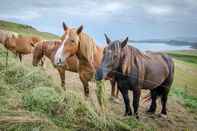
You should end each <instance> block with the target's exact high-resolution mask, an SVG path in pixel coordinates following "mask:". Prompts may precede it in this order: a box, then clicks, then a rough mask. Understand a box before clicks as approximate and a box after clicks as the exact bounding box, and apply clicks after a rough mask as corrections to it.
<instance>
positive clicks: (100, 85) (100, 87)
mask: <svg viewBox="0 0 197 131" xmlns="http://www.w3.org/2000/svg"><path fill="white" fill-rule="evenodd" d="M96 87H97V88H96V95H97V99H98V103H99V105H100V107H101V111H105V107H106V103H107V99H106V88H105V81H104V80H102V81H96Z"/></svg>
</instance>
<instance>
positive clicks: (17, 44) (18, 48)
mask: <svg viewBox="0 0 197 131" xmlns="http://www.w3.org/2000/svg"><path fill="white" fill-rule="evenodd" d="M39 41H41V38H39V37H36V36H19V37H16V38H15V37H12V38H8V39H7V40H6V42H5V44H4V46H5V47H6V48H7V49H8V50H10V51H12V52H13V53H14V54H16V56H17V55H18V56H19V59H20V61H22V55H26V54H30V53H32V51H33V47H34V46H35V44H36V43H37V42H39Z"/></svg>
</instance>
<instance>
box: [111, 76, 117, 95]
mask: <svg viewBox="0 0 197 131" xmlns="http://www.w3.org/2000/svg"><path fill="white" fill-rule="evenodd" d="M110 83H111V96H112V97H115V90H116V82H115V79H112V80H110Z"/></svg>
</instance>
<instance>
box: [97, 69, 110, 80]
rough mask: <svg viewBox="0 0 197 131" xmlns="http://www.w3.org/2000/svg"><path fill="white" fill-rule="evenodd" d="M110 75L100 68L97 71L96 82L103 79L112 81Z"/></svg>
mask: <svg viewBox="0 0 197 131" xmlns="http://www.w3.org/2000/svg"><path fill="white" fill-rule="evenodd" d="M109 74H110V73H109V72H106V71H104V70H103V69H102V68H99V69H98V70H97V71H96V76H95V78H96V80H98V81H100V80H102V79H105V80H111V76H110V75H109Z"/></svg>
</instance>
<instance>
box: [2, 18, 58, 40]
mask: <svg viewBox="0 0 197 131" xmlns="http://www.w3.org/2000/svg"><path fill="white" fill-rule="evenodd" d="M0 29H3V30H8V31H13V32H17V33H19V34H21V35H35V36H39V37H42V38H44V39H51V40H52V39H58V36H57V35H54V34H52V33H48V32H40V31H38V30H37V29H35V28H34V27H32V26H29V25H23V24H18V23H14V22H8V21H3V20H0Z"/></svg>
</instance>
